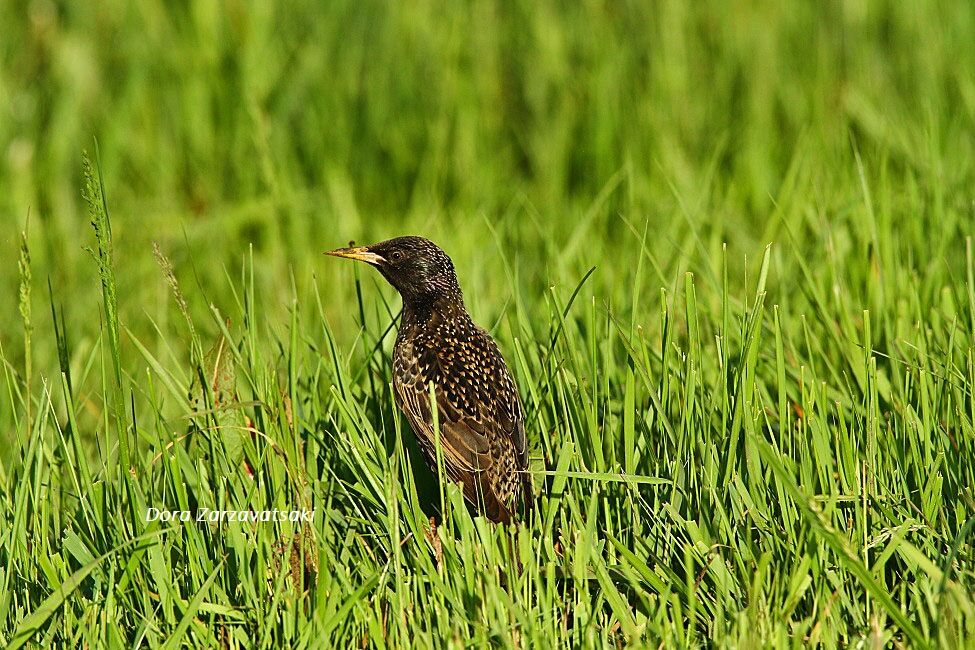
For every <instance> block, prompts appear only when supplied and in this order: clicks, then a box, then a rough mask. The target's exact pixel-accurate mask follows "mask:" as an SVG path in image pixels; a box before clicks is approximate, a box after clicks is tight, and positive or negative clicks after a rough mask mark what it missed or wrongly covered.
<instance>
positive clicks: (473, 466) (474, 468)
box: [393, 312, 531, 521]
mask: <svg viewBox="0 0 975 650" xmlns="http://www.w3.org/2000/svg"><path fill="white" fill-rule="evenodd" d="M431 383H432V384H433V387H434V395H435V397H436V405H437V417H438V420H439V422H440V429H441V433H440V435H441V438H440V444H441V449H442V453H443V458H444V469H445V471H446V473H447V476H448V478H449V479H450V480H452V481H456V482H459V483H461V484H462V485H463V488H464V496H465V497H466V498H467V500H468V501H470V502H471V503H473V504H475V505H477V506H478V507H481V508H483V511H484V514H485V515H486V516H487V517H488V518H490V519H492V520H494V521H508V520H509V519H510V518H511V515H512V513H513V512H514V511H515V509H516V507H517V504H518V500H519V498H520V497H521V496H522V495H521V493H522V489H525V490H526V494H530V493H531V479H530V477H529V475H528V473H527V472H526V471H525V470H526V469H527V467H528V452H527V448H526V443H525V427H524V420H523V416H522V409H521V400H520V399H519V397H518V391H517V389H516V388H515V384H514V381H513V380H512V378H511V374H510V373H509V371H508V368H507V366H506V365H505V363H504V359H503V357H502V356H501V353H500V351H499V350H498V347H497V345H496V344H495V342H494V341H493V340H492V339H491V337H490V336H489V335H488V334H487V332H485V331H484V330H482V329H481V328H479V327H477V326H476V325H475V324H474V323H473V322H472V321H471V320H470V318H469V317H468V316H467V314H466V313H463V314H443V313H439V312H438V313H435V314H433V315H432V316H431V317H430V319H429V320H428V321H426V322H420V323H417V322H412V323H404V325H403V326H402V327H401V328H400V331H399V335H398V336H397V339H396V347H395V350H394V353H393V387H394V388H395V393H396V400H397V403H398V405H399V407H400V409H402V411H403V412H404V413H405V414H406V417H407V419H408V420H409V421H410V425H411V427H412V428H413V431H414V433H415V434H416V436H417V440H418V441H419V443H420V447H421V449H422V450H423V452H424V455H425V457H426V460H427V463H428V464H429V465H430V466H431V468H433V469H434V470H436V437H435V435H436V434H435V432H434V429H433V412H432V409H431V394H430V385H431Z"/></svg>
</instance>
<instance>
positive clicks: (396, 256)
mask: <svg viewBox="0 0 975 650" xmlns="http://www.w3.org/2000/svg"><path fill="white" fill-rule="evenodd" d="M389 259H391V260H393V261H394V262H399V261H400V260H401V259H403V251H393V252H392V253H391V254H390V256H389Z"/></svg>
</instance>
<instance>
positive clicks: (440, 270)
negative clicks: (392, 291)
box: [327, 237, 462, 305]
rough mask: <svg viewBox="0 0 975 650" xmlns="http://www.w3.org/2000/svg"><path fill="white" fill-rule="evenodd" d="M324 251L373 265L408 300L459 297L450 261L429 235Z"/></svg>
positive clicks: (458, 287)
mask: <svg viewBox="0 0 975 650" xmlns="http://www.w3.org/2000/svg"><path fill="white" fill-rule="evenodd" d="M327 254H328V255H334V256H335V257H345V258H348V259H351V260H358V261H360V262H366V263H367V264H371V265H372V266H375V267H376V268H377V269H379V272H380V273H382V274H383V277H385V278H386V280H387V281H389V283H390V284H391V285H393V286H394V287H395V288H396V290H397V291H399V292H400V295H401V296H403V300H404V302H406V303H408V304H411V305H417V304H420V303H433V302H436V301H438V300H440V299H449V300H462V297H461V292H460V286H459V285H458V284H457V274H456V273H455V272H454V263H453V262H451V261H450V257H448V256H447V254H446V253H445V252H443V251H442V250H441V249H440V248H439V247H438V246H437V245H436V244H434V243H433V242H432V241H430V240H429V239H424V238H423V237H397V238H395V239H388V240H386V241H383V242H379V243H378V244H372V245H371V246H354V247H350V248H339V249H337V250H334V251H328V253H327Z"/></svg>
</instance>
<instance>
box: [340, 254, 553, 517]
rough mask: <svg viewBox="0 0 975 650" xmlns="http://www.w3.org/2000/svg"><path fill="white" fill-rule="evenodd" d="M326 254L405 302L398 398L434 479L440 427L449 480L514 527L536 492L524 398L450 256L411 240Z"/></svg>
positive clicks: (396, 365)
mask: <svg viewBox="0 0 975 650" xmlns="http://www.w3.org/2000/svg"><path fill="white" fill-rule="evenodd" d="M326 254H328V255H333V256H335V257H343V258H347V259H351V260H357V261H360V262H365V263H366V264H369V265H371V266H373V267H375V268H376V269H377V270H378V271H379V273H380V274H382V276H383V277H384V278H385V279H386V280H387V281H388V282H389V284H391V285H392V286H393V287H394V288H395V289H396V290H397V291H398V292H399V294H400V296H401V298H402V302H403V310H402V318H401V322H400V325H399V329H398V331H397V334H396V343H395V344H394V346H393V359H392V366H393V372H392V375H393V376H392V384H393V394H394V397H395V401H396V404H397V406H398V407H399V409H400V410H401V411H402V412H403V413H404V414H405V416H406V419H407V420H408V422H409V424H410V428H411V429H412V430H413V432H414V434H415V436H416V439H417V442H418V443H419V444H418V446H419V447H420V450H421V451H422V452H423V456H424V459H425V460H426V463H427V465H428V466H429V467H430V468H431V470H432V471H433V472H434V473H435V474H436V473H437V431H436V430H435V428H434V422H435V421H436V422H439V425H440V426H439V429H440V431H439V438H440V448H441V450H442V452H441V454H442V457H443V464H444V471H445V474H446V477H447V478H448V479H449V480H450V481H451V482H454V483H460V484H461V486H462V487H463V493H464V498H465V499H466V501H467V502H468V503H469V504H471V506H472V508H473V509H474V510H475V511H476V512H478V513H480V514H483V515H484V516H486V517H487V518H488V519H489V520H491V521H493V522H496V523H508V522H511V521H512V520H513V519H514V518H515V516H516V515H517V513H518V512H519V503H521V504H522V505H523V506H524V509H525V511H526V512H528V511H529V509H530V503H531V498H532V494H533V491H534V488H533V484H532V479H531V475H530V474H529V472H528V447H527V443H526V439H525V418H524V411H523V408H522V403H521V398H520V397H519V394H518V388H517V386H516V384H515V381H514V379H513V378H512V374H511V371H510V370H509V369H508V366H507V364H506V363H505V360H504V357H503V356H502V354H501V351H500V349H499V348H498V345H497V343H496V342H495V341H494V339H493V338H492V337H491V335H490V334H488V333H487V332H486V331H485V330H484V329H482V328H481V327H479V326H478V325H476V324H475V323H474V321H473V320H472V319H471V316H470V314H469V313H468V312H467V308H466V307H465V306H464V297H463V294H462V292H461V289H460V285H459V283H458V281H457V273H456V271H455V269H454V263H453V262H452V261H451V259H450V257H449V256H448V255H447V253H445V252H444V251H443V250H442V249H441V248H440V247H438V246H437V245H436V244H434V243H433V242H432V241H430V240H429V239H425V238H423V237H416V236H406V237H396V238H394V239H389V240H386V241H382V242H379V243H377V244H372V245H370V246H353V245H351V244H350V246H349V247H348V248H339V249H336V250H332V251H327V252H326ZM431 385H432V389H431ZM431 390H432V394H431ZM434 403H435V404H436V420H435V417H434V411H433V408H432V405H433V404H434Z"/></svg>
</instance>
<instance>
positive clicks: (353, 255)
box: [325, 246, 386, 265]
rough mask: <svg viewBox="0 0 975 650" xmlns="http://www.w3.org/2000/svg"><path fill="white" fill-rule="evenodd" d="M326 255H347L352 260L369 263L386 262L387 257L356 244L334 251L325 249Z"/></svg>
mask: <svg viewBox="0 0 975 650" xmlns="http://www.w3.org/2000/svg"><path fill="white" fill-rule="evenodd" d="M325 254H326V255H333V256H335V257H345V258H347V259H350V260H358V261H360V262H366V263H367V264H373V265H379V264H382V263H383V262H385V261H386V260H385V258H383V257H382V256H381V255H376V254H375V253H372V252H370V251H369V249H368V248H366V247H365V246H355V247H353V248H336V249H335V250H334V251H325Z"/></svg>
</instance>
